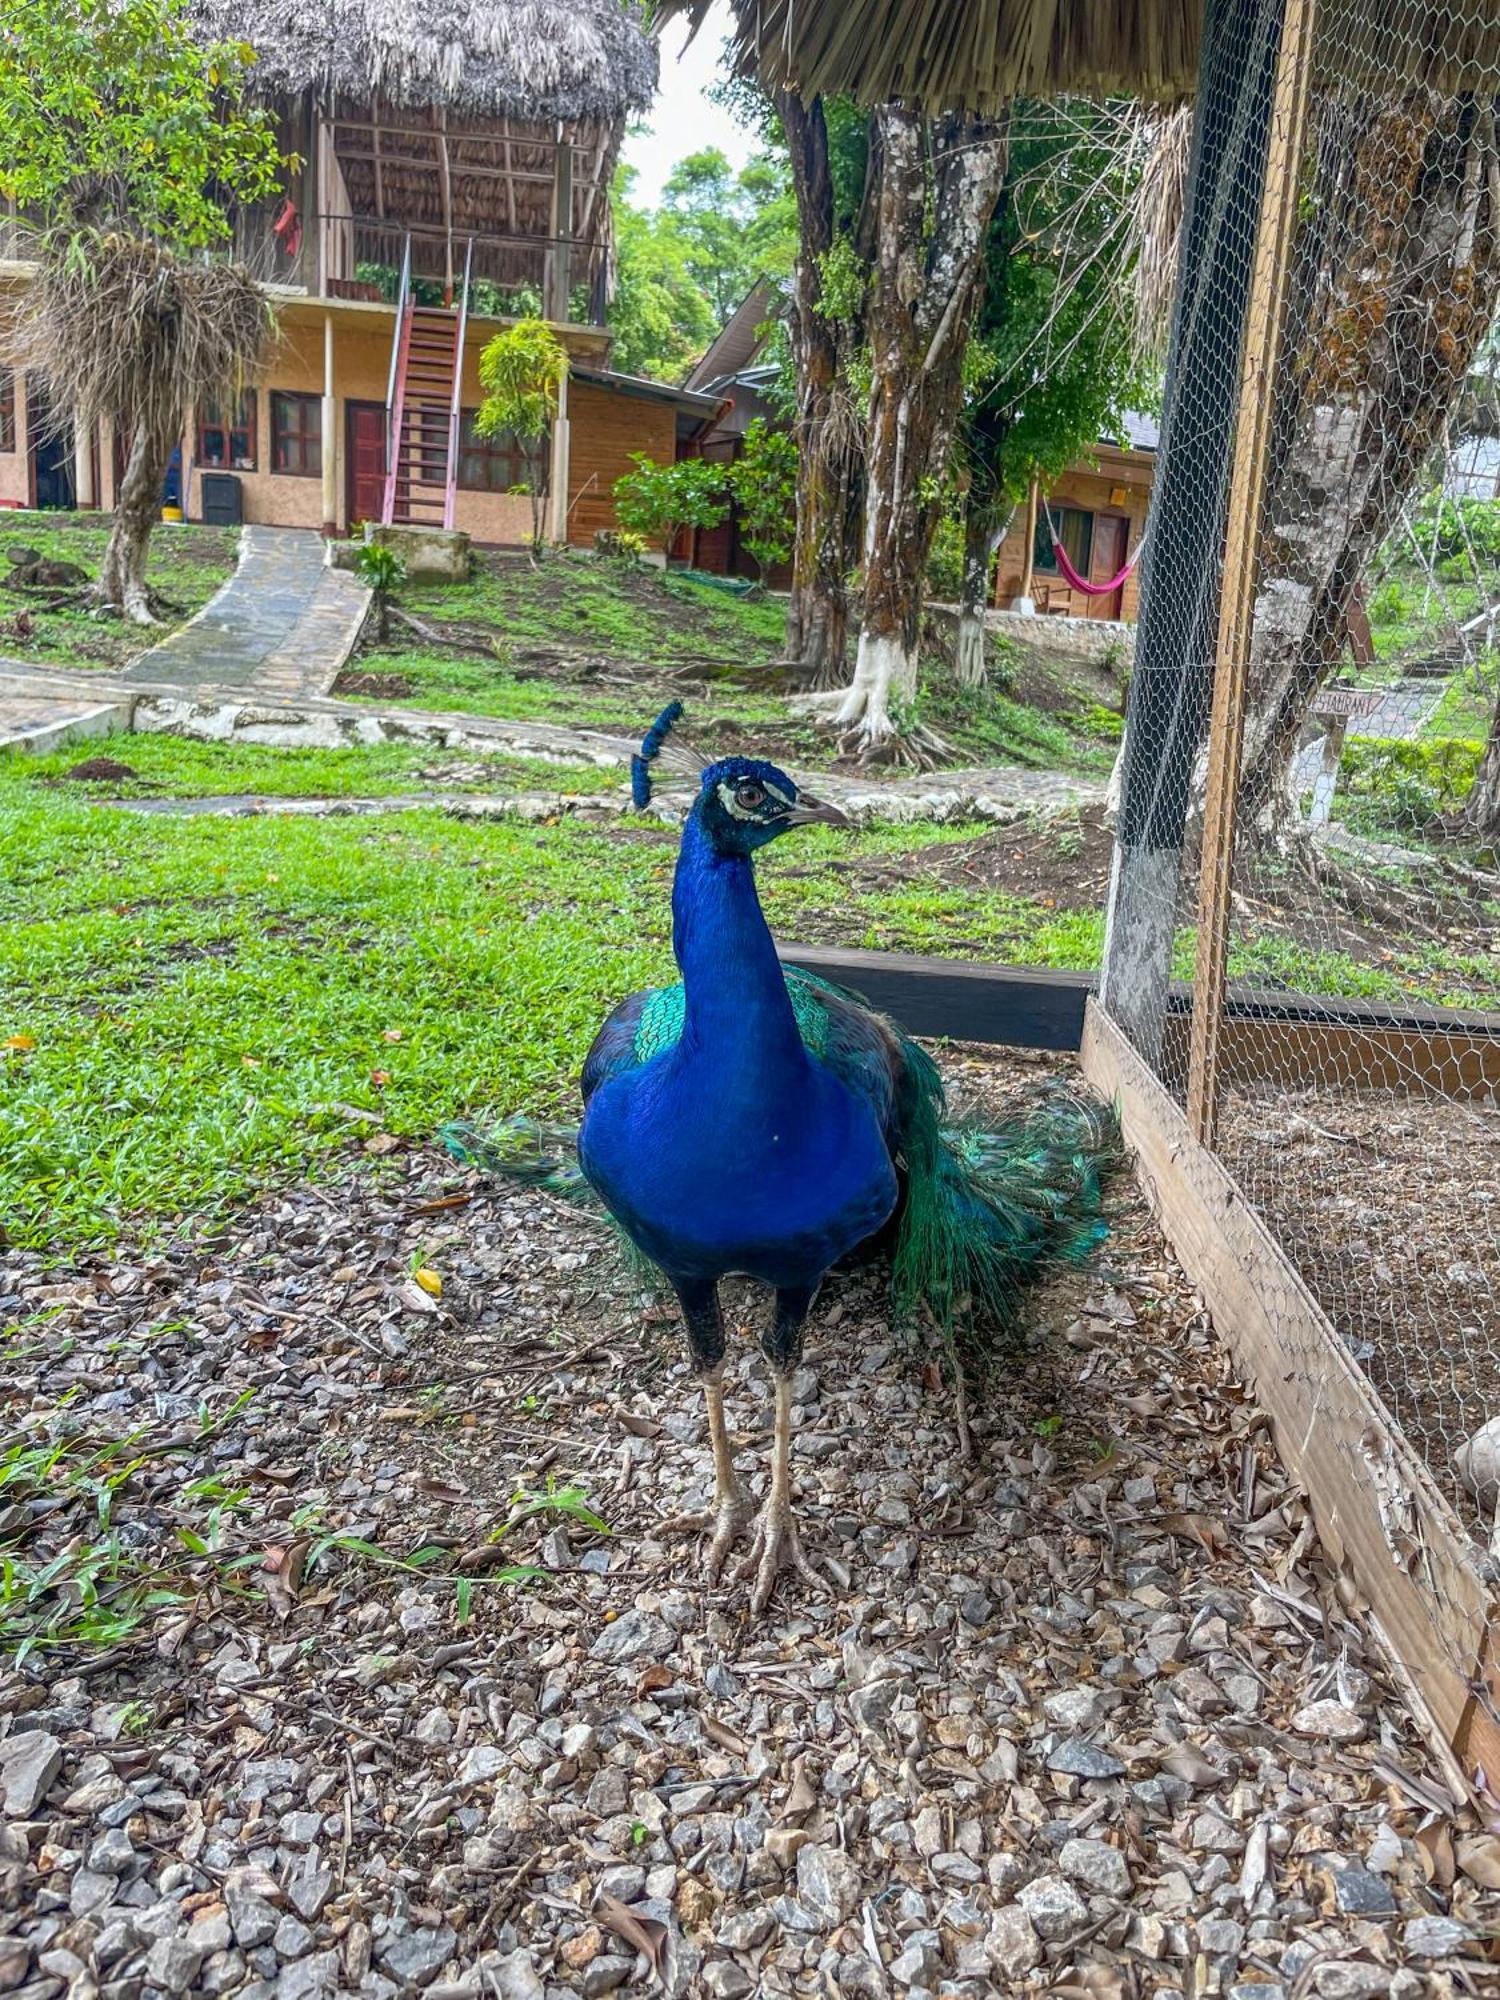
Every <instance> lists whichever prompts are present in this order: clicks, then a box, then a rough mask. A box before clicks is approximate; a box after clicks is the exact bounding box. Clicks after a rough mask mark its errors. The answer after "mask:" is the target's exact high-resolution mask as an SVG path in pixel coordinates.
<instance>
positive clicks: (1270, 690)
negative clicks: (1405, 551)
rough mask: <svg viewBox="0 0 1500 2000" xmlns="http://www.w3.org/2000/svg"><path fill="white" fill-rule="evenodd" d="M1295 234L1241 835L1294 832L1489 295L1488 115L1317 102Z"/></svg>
mask: <svg viewBox="0 0 1500 2000" xmlns="http://www.w3.org/2000/svg"><path fill="white" fill-rule="evenodd" d="M1316 145H1317V159H1318V164H1317V168H1316V174H1315V179H1314V185H1313V189H1312V192H1311V196H1310V198H1309V199H1308V201H1307V204H1306V214H1307V220H1306V221H1305V222H1304V224H1303V226H1302V228H1301V231H1300V233H1299V237H1298V242H1297V246H1296V250H1295V253H1294V257H1295V261H1294V267H1293V280H1292V288H1291V299H1292V307H1291V316H1290V319H1289V324H1288V329H1287V339H1286V342H1285V349H1284V352H1285V354H1286V356H1287V362H1286V364H1285V365H1286V368H1287V377H1286V380H1285V381H1284V383H1283V384H1282V386H1281V387H1280V389H1279V393H1278V407H1277V411H1276V416H1275V420H1274V428H1273V435H1272V458H1271V465H1270V472H1269V480H1268V487H1267V499H1266V509H1265V514H1264V516H1263V521H1264V527H1263V530H1262V532H1263V537H1264V540H1263V548H1262V562H1261V571H1260V577H1259V582H1258V585H1257V594H1256V603H1255V622H1254V627H1253V633H1252V638H1251V651H1250V674H1249V687H1248V695H1247V705H1246V711H1245V738H1244V761H1243V764H1242V766H1241V769H1242V774H1243V775H1242V785H1241V794H1240V824H1241V826H1242V827H1243V828H1246V829H1249V828H1251V827H1253V826H1258V827H1259V829H1260V831H1261V833H1262V834H1263V835H1269V836H1270V837H1271V838H1272V839H1275V840H1284V839H1285V838H1286V837H1287V836H1288V835H1290V834H1291V833H1293V832H1295V831H1298V830H1299V829H1300V820H1299V814H1298V802H1297V799H1296V796H1295V785H1294V779H1293V765H1294V761H1295V758H1296V754H1297V748H1298V743H1299V739H1300V737H1301V733H1302V728H1303V724H1304V722H1305V721H1306V718H1307V715H1308V713H1309V711H1310V709H1311V707H1312V704H1313V702H1314V700H1315V698H1316V696H1317V694H1318V691H1319V689H1320V688H1321V687H1322V686H1323V684H1324V682H1325V681H1326V680H1327V679H1328V678H1329V676H1330V674H1331V673H1332V672H1333V670H1334V669H1335V668H1336V666H1337V664H1338V662H1339V660H1340V658H1341V657H1342V655H1343V651H1344V647H1345V635H1346V624H1347V619H1348V615H1349V610H1350V606H1351V604H1352V601H1353V597H1354V592H1355V590H1356V588H1357V586H1358V584H1359V582H1360V580H1361V578H1362V577H1363V575H1364V574H1365V571H1366V570H1367V568H1368V566H1369V564H1370V562H1371V560H1372V559H1373V557H1374V556H1375V554H1376V552H1377V551H1378V549H1379V548H1380V546H1381V544H1382V543H1383V542H1384V541H1385V539H1386V538H1387V536H1388V535H1389V534H1390V533H1391V531H1392V529H1393V528H1394V527H1395V525H1396V522H1397V521H1398V520H1399V518H1400V514H1401V510H1402V508H1403V507H1404V506H1405V504H1406V503H1407V501H1408V499H1409V497H1410V495H1411V493H1412V491H1413V489H1414V487H1415V486H1416V483H1417V481H1418V478H1419V475H1420V473H1421V469H1422V465H1423V461H1424V460H1425V459H1426V457H1427V455H1428V454H1429V452H1430V451H1431V450H1432V449H1433V447H1434V446H1435V445H1437V444H1438V442H1439V441H1440V440H1441V438H1442V435H1443V432H1444V429H1445V427H1446V425H1447V422H1448V417H1449V413H1450V412H1451V411H1452V409H1453V407H1454V405H1455V403H1456V401H1457V399H1458V398H1459V397H1460V396H1461V395H1462V393H1463V389H1464V383H1465V379H1466V377H1467V375H1468V372H1469V368H1470V365H1471V363H1472V362H1473V359H1474V356H1475V352H1476V350H1477V349H1478V347H1479V345H1480V342H1481V341H1482V340H1483V338H1484V336H1485V334H1486V332H1487V331H1488V329H1489V326H1490V324H1491V321H1492V319H1493V317H1494V313H1495V307H1496V301H1497V292H1500V157H1497V152H1496V133H1495V112H1494V106H1493V104H1491V103H1483V102H1480V103H1476V102H1475V100H1474V99H1473V98H1472V97H1470V98H1464V99H1459V100H1456V101H1455V100H1443V99H1440V98H1438V97H1437V96H1436V95H1432V94H1427V95H1421V96H1410V97H1407V98H1406V99H1404V100H1403V101H1401V102H1400V103H1398V104H1392V103H1390V102H1389V101H1386V102H1383V103H1379V104H1373V103H1371V102H1370V101H1369V100H1364V101H1362V102H1359V103H1355V104H1350V103H1348V102H1347V101H1343V100H1332V99H1330V100H1329V101H1328V102H1326V103H1325V104H1324V105H1322V106H1321V107H1320V109H1319V111H1318V113H1317V120H1316Z"/></svg>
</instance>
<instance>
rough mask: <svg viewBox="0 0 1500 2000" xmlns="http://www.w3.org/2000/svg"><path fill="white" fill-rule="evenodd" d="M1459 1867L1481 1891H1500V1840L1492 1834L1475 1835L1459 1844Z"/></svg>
mask: <svg viewBox="0 0 1500 2000" xmlns="http://www.w3.org/2000/svg"><path fill="white" fill-rule="evenodd" d="M1458 1865H1459V1867H1460V1868H1461V1869H1462V1870H1463V1871H1464V1873H1465V1875H1467V1876H1468V1878H1469V1880H1470V1881H1471V1882H1477V1883H1478V1884H1479V1886H1480V1888H1481V1889H1500V1840H1497V1839H1496V1837H1495V1835H1494V1834H1492V1833H1480V1834H1475V1835H1474V1837H1473V1838H1472V1839H1470V1840H1461V1841H1460V1842H1459V1843H1458Z"/></svg>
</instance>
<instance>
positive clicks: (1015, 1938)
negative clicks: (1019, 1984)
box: [987, 1903, 1042, 1979]
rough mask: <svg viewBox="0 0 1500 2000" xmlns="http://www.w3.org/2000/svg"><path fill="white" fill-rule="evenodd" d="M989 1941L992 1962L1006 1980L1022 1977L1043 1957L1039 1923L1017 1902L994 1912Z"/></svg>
mask: <svg viewBox="0 0 1500 2000" xmlns="http://www.w3.org/2000/svg"><path fill="white" fill-rule="evenodd" d="M987 1942H988V1945H989V1953H990V1960H991V1963H992V1964H993V1965H994V1968H995V1970H996V1972H998V1973H1001V1974H1002V1975H1003V1976H1004V1977H1005V1978H1007V1979H1020V1978H1021V1977H1022V1976H1023V1975H1024V1974H1025V1973H1028V1972H1030V1970H1031V1969H1032V1967H1033V1966H1034V1965H1036V1964H1037V1963H1038V1962H1039V1961H1040V1959H1041V1956H1042V1941H1041V1939H1040V1938H1039V1937H1038V1936H1037V1934H1036V1925H1035V1924H1033V1923H1032V1921H1031V1919H1030V1917H1028V1916H1027V1914H1026V1912H1025V1911H1024V1910H1023V1909H1022V1908H1021V1907H1020V1906H1019V1904H1016V1903H1011V1904H1009V1905H1008V1906H1007V1907H1006V1908H1005V1909H1003V1910H997V1911H996V1912H995V1915H994V1917H993V1919H992V1920H991V1922H990V1931H989V1938H988V1940H987Z"/></svg>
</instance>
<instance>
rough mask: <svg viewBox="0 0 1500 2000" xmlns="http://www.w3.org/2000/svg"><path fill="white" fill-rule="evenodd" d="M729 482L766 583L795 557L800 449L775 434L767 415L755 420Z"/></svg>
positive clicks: (783, 435)
mask: <svg viewBox="0 0 1500 2000" xmlns="http://www.w3.org/2000/svg"><path fill="white" fill-rule="evenodd" d="M728 480H729V490H730V492H731V493H732V494H733V495H734V498H735V504H736V505H737V506H738V508H739V510H740V531H741V532H740V539H741V540H742V541H743V542H744V544H745V547H746V548H747V549H748V550H749V551H750V553H751V555H753V556H754V558H755V563H756V567H757V568H758V569H759V571H760V573H761V577H762V579H764V577H765V574H766V571H767V570H769V569H770V568H771V567H772V565H773V564H775V563H779V562H785V561H786V559H787V557H788V556H789V555H790V554H791V553H792V536H793V535H794V534H795V532H796V527H797V447H796V445H795V444H794V443H793V441H792V437H791V433H790V432H788V431H773V430H771V429H770V428H769V427H768V426H767V424H766V420H765V418H764V417H757V418H756V419H755V421H754V422H753V423H752V424H751V425H750V426H749V428H748V429H747V430H746V432H745V435H744V439H743V440H742V443H741V447H740V456H739V457H738V458H737V459H736V460H735V462H734V464H733V465H731V466H730V468H729V473H728Z"/></svg>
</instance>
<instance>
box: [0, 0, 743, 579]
mask: <svg viewBox="0 0 1500 2000" xmlns="http://www.w3.org/2000/svg"><path fill="white" fill-rule="evenodd" d="M191 10H192V13H193V15H194V16H195V18H196V19H197V20H198V21H199V22H200V23H201V25H202V27H203V29H204V31H205V33H206V34H210V35H215V36H234V37H239V36H241V35H244V34H246V33H247V32H248V34H249V35H250V37H251V39H252V40H253V42H254V45H255V48H256V56H257V60H256V67H255V78H256V85H257V89H258V90H259V91H260V92H261V93H262V95H263V97H264V98H265V100H266V101H267V102H268V103H269V104H270V106H271V107H272V108H273V110H274V112H275V116H276V119H277V124H278V129H279V134H280V140H281V145H282V149H283V152H284V154H285V155H286V156H287V157H288V158H289V159H295V160H296V161H298V162H300V164H299V165H298V166H296V167H295V169H294V170H293V172H292V174H291V176H290V177H289V179H288V182H287V184H286V186H285V188H284V190H283V192H282V194H281V195H279V196H278V197H277V198H276V199H274V200H271V201H268V202H264V203H260V204H257V205H255V206H254V207H250V208H246V209H244V210H241V211H239V212H236V213H235V214H234V215H233V217H232V218H231V220H232V224H233V229H234V242H233V250H234V254H235V255H236V256H237V257H238V258H240V259H241V260H242V261H243V262H244V263H245V264H246V265H247V266H248V267H249V268H250V269H251V270H252V271H253V272H254V273H255V274H256V275H257V276H258V277H259V278H260V279H261V281H262V282H263V283H264V284H265V285H266V287H267V289H268V291H269V292H270V294H271V295H272V297H273V299H274V301H275V304H276V308H277V315H278V319H279V324H280V335H279V339H278V341H277V345H276V348H275V352H274V355H273V358H272V361H271V363H270V366H269V368H268V369H267V371H266V373H265V375H264V376H263V378H262V379H260V380H258V381H256V382H252V383H247V384H246V385H245V387H244V389H243V390H242V392H241V393H240V395H239V396H238V397H237V398H236V399H235V403H234V407H232V408H230V409H204V410H197V411H191V412H184V431H183V438H182V444H181V451H180V457H179V461H178V465H177V469H176V473H175V479H176V483H177V488H178V492H179V494H180V499H181V504H183V505H184V507H185V511H186V513H187V515H188V517H189V518H190V519H201V518H204V516H205V515H206V514H207V515H210V516H213V517H215V518H236V517H237V518H240V519H243V520H246V521H263V522H269V523H273V524H280V525H286V526H292V527H307V528H319V529H322V530H323V531H324V532H325V533H329V534H342V533H347V532H348V531H349V530H350V529H351V528H352V527H354V526H355V525H356V524H358V523H360V522H362V521H365V520H371V519H380V518H382V517H383V516H384V517H389V518H393V519H407V520H413V521H420V520H428V521H431V522H433V524H434V525H450V526H455V527H458V528H460V529H464V530H467V531H468V532H469V533H471V534H472V535H473V536H474V538H475V539H476V540H478V541H481V542H486V543H496V544H505V543H519V542H523V541H526V540H528V539H529V537H530V533H531V505H530V499H529V495H528V493H527V491H526V490H525V484H526V477H527V474H526V467H525V464H524V462H523V459H522V457H521V455H520V453H519V452H517V451H515V450H514V449H512V448H511V447H510V445H509V444H508V443H507V442H506V441H505V440H503V439H501V440H496V441H485V440H482V439H480V438H479V437H478V436H477V435H476V434H475V431H474V427H473V423H474V415H475V411H476V409H477V407H478V404H479V401H480V389H479V380H478V362H479V355H480V353H481V351H482V349H483V347H484V345H485V343H486V342H487V341H488V340H489V339H490V338H491V337H492V336H493V335H494V333H495V332H497V331H498V330H499V329H500V328H501V327H503V326H504V325H505V324H507V323H508V322H509V321H512V320H514V319H515V318H518V317H521V316H523V315H527V314H541V315H542V316H543V317H545V318H546V319H547V320H548V321H549V322H550V323H551V324H552V326H553V327H554V330H555V331H556V333H557V335H558V338H559V339H560V340H561V342H562V343H563V345H564V346H565V348H566V349H567V352H568V356H569V363H570V368H569V377H568V380H567V382H566V384H565V386H564V391H563V396H562V405H561V413H560V417H559V421H558V422H557V424H556V425H555V426H554V434H553V437H552V439H551V443H550V449H549V452H548V489H549V491H548V507H547V525H548V530H549V533H550V535H551V538H552V539H553V540H554V541H558V542H563V541H572V542H584V543H586V542H589V541H591V540H592V538H593V535H594V533H595V532H596V530H597V529H599V528H601V527H608V526H610V525H612V524H613V520H614V511H613V497H612V495H613V486H614V482H615V480H616V479H617V478H618V477H619V476H620V474H621V473H623V472H626V471H628V470H629V469H630V454H631V453H632V452H634V451H646V452H649V453H650V454H651V455H652V456H653V457H654V458H657V459H659V460H670V459H671V457H672V456H673V454H674V452H675V450H676V443H677V433H678V425H679V419H682V420H683V421H686V422H690V423H692V422H698V423H701V422H702V421H704V420H705V419H706V418H707V417H709V416H710V415H712V413H713V411H714V410H715V409H716V408H717V404H716V403H715V402H713V401H711V400H710V399H708V398H706V397H703V396H697V395H694V394H693V393H691V392H690V391H687V390H682V391H677V390H668V391H663V389H662V387H661V385H660V384H657V383H647V382H641V381H638V380H636V379H635V378H633V377H629V376H623V375H619V374H616V373H615V372H614V371H612V370H611V369H610V367H609V352H610V340H611V336H610V334H609V332H608V329H607V327H606V325H605V313H606V306H607V303H608V297H609V289H610V283H611V274H612V245H611V237H610V208H609V182H610V177H611V175H612V173H613V170H614V166H615V162H616V159H617V157H618V154H619V149H620V144H621V141H622V140H623V137H624V131H625V124H626V120H627V118H629V117H630V116H631V115H633V114H636V113H639V112H641V111H644V110H645V109H646V108H647V106H648V105H649V104H650V102H651V99H652V95H653V93H654V90H655V84H656V73H657V56H656V48H655V45H654V43H653V42H652V41H651V40H650V39H649V37H648V36H646V35H645V34H644V32H643V31H642V29H641V26H640V23H639V18H638V16H637V14H636V13H635V12H634V11H632V10H630V9H628V8H626V7H625V6H623V5H621V4H620V0H571V4H569V5H568V6H567V7H561V6H553V5H543V4H537V0H525V4H518V0H428V4H426V5H424V6H422V7H420V8H419V7H418V6H417V5H416V4H415V0H401V4H397V5H392V4H389V0H385V4H382V0H343V4H340V5H338V6H337V7H326V8H319V7H316V6H314V5H312V4H305V5H303V4H295V5H289V4H285V0H282V4H278V5H277V6H275V7H269V6H268V7H266V8H265V9H263V10H256V11H255V13H254V16H253V18H252V19H251V20H250V21H249V25H248V28H247V25H246V16H245V14H244V10H243V9H241V8H239V7H237V6H236V5H235V4H233V0H192V9H191ZM7 256H8V258H9V261H0V284H5V283H7V282H8V283H10V284H24V283H25V281H26V276H27V264H26V241H25V236H24V232H22V231H20V230H18V229H17V228H16V227H15V225H14V224H7V223H6V222H5V221H4V220H3V219H0V260H3V259H4V258H6V257H7ZM123 458H124V449H123V441H122V440H118V439H114V438H109V437H105V436H103V435H100V436H99V437H97V438H93V437H90V438H84V437H77V436H74V435H72V434H71V433H70V431H69V427H68V426H67V424H66V421H64V423H62V424H61V425H59V424H58V423H56V422H55V421H53V419H52V413H51V412H50V411H49V409H48V407H47V404H46V396H45V387H44V385H43V384H41V383H39V382H37V381H36V380H34V379H33V380H30V381H28V380H25V379H17V377H16V376H15V375H14V374H13V373H11V372H10V371H8V370H5V369H4V368H3V367H0V505H9V506H38V505H39V506H62V507H68V506H75V505H76V506H84V507H88V506H102V507H105V508H108V507H110V506H111V505H112V504H113V501H114V494H115V489H116V485H117V483H118V479H119V477H120V474H121V471H122V467H123ZM518 489H519V490H518ZM169 497H170V496H169Z"/></svg>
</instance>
